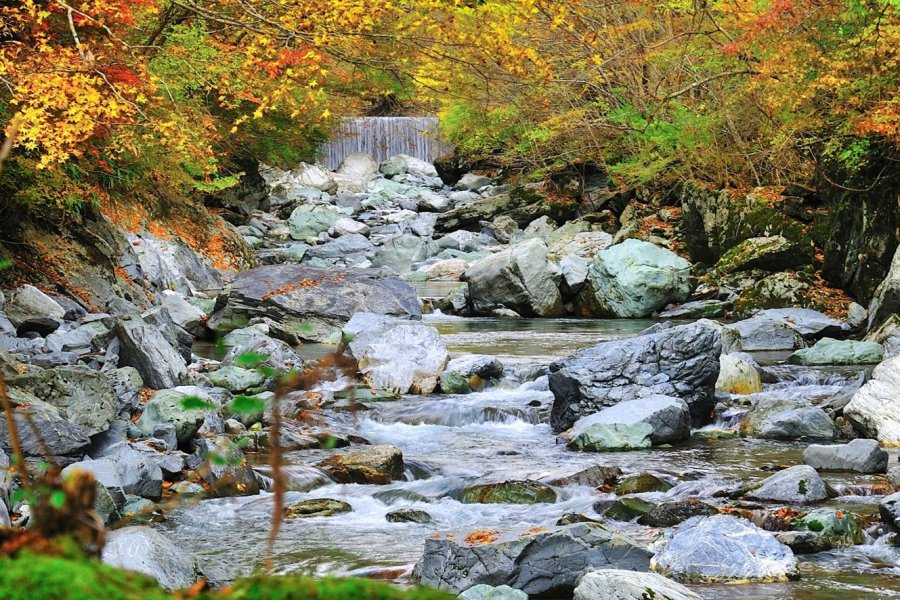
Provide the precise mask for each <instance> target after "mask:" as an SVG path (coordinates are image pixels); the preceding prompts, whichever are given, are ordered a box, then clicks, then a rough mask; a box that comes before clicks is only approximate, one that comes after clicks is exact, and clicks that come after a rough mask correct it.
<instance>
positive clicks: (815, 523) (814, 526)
mask: <svg viewBox="0 0 900 600" xmlns="http://www.w3.org/2000/svg"><path fill="white" fill-rule="evenodd" d="M806 526H807V527H808V528H809V530H810V531H822V530H823V529H825V526H824V525H822V522H821V521H819V520H818V519H810V520H809V521H807V522H806Z"/></svg>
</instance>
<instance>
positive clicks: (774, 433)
mask: <svg viewBox="0 0 900 600" xmlns="http://www.w3.org/2000/svg"><path fill="white" fill-rule="evenodd" d="M775 406H777V404H776V405H775ZM773 408H774V407H773ZM754 412H755V411H754ZM765 412H766V414H765V415H758V417H761V418H758V419H757V418H754V424H753V426H752V429H751V430H750V433H751V434H752V435H753V436H755V437H759V438H764V439H770V440H797V439H801V438H805V439H811V440H833V439H836V438H837V437H838V434H839V430H838V428H837V426H836V425H835V423H834V421H833V420H832V419H831V417H830V416H828V413H827V412H825V411H824V410H822V409H821V408H819V407H817V406H803V407H800V408H788V409H785V410H777V409H776V410H771V411H768V410H767V411H765Z"/></svg>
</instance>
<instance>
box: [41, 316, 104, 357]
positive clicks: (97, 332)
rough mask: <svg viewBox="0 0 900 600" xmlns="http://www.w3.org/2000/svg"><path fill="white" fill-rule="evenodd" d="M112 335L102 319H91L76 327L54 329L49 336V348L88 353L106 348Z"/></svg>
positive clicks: (52, 350)
mask: <svg viewBox="0 0 900 600" xmlns="http://www.w3.org/2000/svg"><path fill="white" fill-rule="evenodd" d="M112 337H113V334H112V332H111V331H110V330H109V328H107V327H106V325H105V324H104V323H103V322H102V321H91V322H90V323H85V324H84V325H80V326H78V327H76V328H74V329H69V330H66V331H62V330H57V331H54V332H53V333H51V334H50V335H48V336H47V349H48V350H50V351H51V352H76V353H78V354H86V353H88V352H91V351H92V350H93V351H98V350H101V349H102V348H106V346H107V344H109V342H110V340H111V339H112Z"/></svg>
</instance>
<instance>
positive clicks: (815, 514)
mask: <svg viewBox="0 0 900 600" xmlns="http://www.w3.org/2000/svg"><path fill="white" fill-rule="evenodd" d="M794 530H795V531H811V532H813V533H815V534H816V535H819V536H821V537H823V538H824V539H825V540H826V541H827V542H828V543H829V544H830V545H831V547H832V548H840V547H843V546H856V545H859V544H862V543H864V542H865V536H864V535H863V530H862V526H861V524H860V519H859V517H858V516H857V515H855V514H853V513H850V512H846V511H843V510H835V509H833V508H818V509H816V510H813V511H810V512H808V513H806V514H805V515H803V516H802V517H800V518H799V519H797V520H796V521H794Z"/></svg>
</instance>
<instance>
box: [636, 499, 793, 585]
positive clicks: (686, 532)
mask: <svg viewBox="0 0 900 600" xmlns="http://www.w3.org/2000/svg"><path fill="white" fill-rule="evenodd" d="M651 550H652V551H656V554H655V555H654V556H653V559H652V560H651V563H650V564H651V569H652V570H654V571H656V572H658V573H661V574H663V575H666V576H668V577H673V578H675V579H678V580H680V581H697V582H701V581H702V582H713V581H721V582H739V581H785V580H787V579H793V578H795V577H797V575H798V570H797V559H796V557H794V553H793V552H791V549H790V548H788V547H787V546H785V545H784V544H782V543H780V542H779V541H778V540H777V539H775V537H774V536H773V535H772V534H771V533H769V532H768V531H764V530H762V529H760V528H759V527H757V526H756V525H754V524H752V523H750V522H749V521H745V520H744V519H741V518H737V517H732V516H727V515H714V516H711V517H694V518H692V519H688V520H687V521H685V522H683V523H681V524H680V525H678V526H677V527H675V528H674V529H672V530H670V531H668V532H666V533H665V534H664V535H663V537H662V538H661V539H660V540H658V541H656V542H654V543H653V545H652V546H651Z"/></svg>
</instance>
